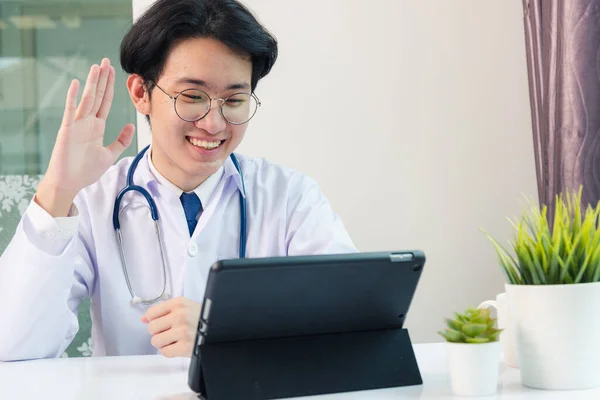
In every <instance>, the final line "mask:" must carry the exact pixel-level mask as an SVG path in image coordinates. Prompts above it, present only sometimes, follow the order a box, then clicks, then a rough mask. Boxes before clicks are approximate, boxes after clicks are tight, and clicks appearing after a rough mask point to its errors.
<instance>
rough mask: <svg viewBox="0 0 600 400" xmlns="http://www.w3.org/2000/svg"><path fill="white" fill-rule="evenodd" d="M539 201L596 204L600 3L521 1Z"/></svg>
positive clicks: (599, 140) (599, 162) (589, 0)
mask: <svg viewBox="0 0 600 400" xmlns="http://www.w3.org/2000/svg"><path fill="white" fill-rule="evenodd" d="M523 10H524V23H525V43H526V52H527V68H528V75H529V93H530V101H531V115H532V128H533V140H534V150H535V165H536V173H537V183H538V195H539V200H540V203H541V204H545V205H548V207H549V215H550V216H552V215H553V210H554V198H555V196H556V195H557V194H559V193H560V192H564V191H569V192H572V191H574V190H577V189H579V186H580V185H582V186H583V195H582V197H583V199H582V200H583V205H584V206H585V205H587V204H589V203H591V204H592V206H595V205H596V203H597V202H598V200H599V199H600V133H599V130H600V68H599V66H600V0H523Z"/></svg>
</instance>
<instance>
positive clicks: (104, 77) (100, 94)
mask: <svg viewBox="0 0 600 400" xmlns="http://www.w3.org/2000/svg"><path fill="white" fill-rule="evenodd" d="M110 70H111V67H110V62H109V61H108V58H105V59H103V60H102V63H101V64H100V77H99V78H98V84H97V85H96V96H95V98H94V105H93V106H92V111H91V113H92V114H93V115H97V114H98V110H100V105H101V104H102V102H103V100H104V94H105V93H106V84H107V83H108V77H109V75H110Z"/></svg>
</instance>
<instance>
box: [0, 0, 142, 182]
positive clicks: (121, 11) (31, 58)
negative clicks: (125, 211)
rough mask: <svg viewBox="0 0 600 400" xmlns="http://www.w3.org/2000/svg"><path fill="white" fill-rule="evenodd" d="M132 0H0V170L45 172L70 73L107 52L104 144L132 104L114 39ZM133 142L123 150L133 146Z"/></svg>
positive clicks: (81, 72) (82, 76)
mask: <svg viewBox="0 0 600 400" xmlns="http://www.w3.org/2000/svg"><path fill="white" fill-rule="evenodd" d="M131 4H132V3H131V0H125V1H123V0H95V1H94V0H86V1H82V0H80V1H76V2H73V1H70V2H67V1H62V2H54V1H48V0H35V1H31V0H16V1H10V0H9V1H2V2H1V3H0V175H37V174H43V173H45V172H46V168H47V166H48V162H49V160H50V155H51V153H52V148H53V146H54V141H55V139H56V134H57V132H58V129H59V127H60V122H61V119H62V114H63V110H64V103H65V95H66V91H67V88H68V86H69V83H70V82H71V80H72V79H73V78H77V79H79V81H80V83H81V87H80V91H79V92H80V93H79V94H80V96H81V92H82V91H83V87H84V85H85V80H86V78H87V74H88V71H89V68H90V66H91V65H92V64H94V63H96V64H99V63H100V61H101V59H102V58H103V57H108V58H110V60H111V62H112V64H113V65H114V66H115V70H116V73H117V74H116V83H115V98H114V101H113V106H112V109H111V113H110V116H109V119H108V122H107V126H106V135H105V144H108V143H111V142H112V141H113V140H115V139H116V137H117V136H118V134H119V132H120V131H121V129H122V128H123V126H124V125H125V124H127V123H135V122H136V112H135V108H134V107H133V104H132V103H131V100H130V98H129V94H128V93H127V89H126V87H125V80H126V74H125V73H124V72H123V71H122V70H121V68H120V65H119V45H120V42H121V39H122V38H123V36H124V35H125V33H126V31H127V30H128V29H129V27H130V26H131V24H132V5H131ZM135 151H136V149H135V145H133V146H131V147H130V148H129V149H128V150H127V151H126V153H125V154H124V155H123V157H125V156H131V155H134V154H135Z"/></svg>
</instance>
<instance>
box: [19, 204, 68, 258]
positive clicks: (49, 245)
mask: <svg viewBox="0 0 600 400" xmlns="http://www.w3.org/2000/svg"><path fill="white" fill-rule="evenodd" d="M68 215H70V216H68V217H64V218H53V217H52V216H51V215H50V214H48V212H46V210H44V209H43V208H42V207H40V205H39V204H37V202H36V201H35V199H34V200H32V201H31V203H30V204H29V207H28V208H27V210H26V211H25V215H24V217H23V218H24V221H23V222H24V224H23V227H24V229H25V233H26V234H27V237H28V238H29V240H30V241H31V242H32V243H33V244H34V245H35V246H36V247H37V248H39V249H41V250H43V251H45V252H46V253H48V254H52V255H60V254H61V253H62V252H63V251H64V250H65V248H66V247H67V246H68V244H69V243H70V242H71V240H72V239H73V237H74V236H75V234H76V233H77V228H78V225H79V212H78V210H77V208H76V207H75V206H71V210H70V211H69V214H68Z"/></svg>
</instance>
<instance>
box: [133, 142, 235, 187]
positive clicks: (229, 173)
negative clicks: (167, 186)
mask: <svg viewBox="0 0 600 400" xmlns="http://www.w3.org/2000/svg"><path fill="white" fill-rule="evenodd" d="M151 150H152V147H150V148H148V151H146V153H145V154H144V157H143V160H142V161H143V162H140V163H139V164H138V167H137V168H136V170H135V174H134V179H133V181H134V183H137V184H138V185H142V186H143V187H146V188H148V190H149V191H150V193H151V194H152V195H153V196H159V195H160V193H159V186H160V185H159V183H158V180H157V179H156V176H154V174H153V173H152V171H151V170H150V164H149V159H148V157H150V152H151ZM132 161H133V159H132ZM238 161H240V164H241V160H240V158H238ZM130 165H131V164H130ZM222 179H224V180H226V179H231V180H233V182H234V183H235V184H236V186H237V187H238V190H239V191H240V193H242V196H244V197H246V193H245V191H244V185H243V184H242V179H241V175H240V174H239V173H238V171H237V169H236V168H235V165H234V164H233V161H231V157H227V160H225V162H224V163H223V177H222Z"/></svg>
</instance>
